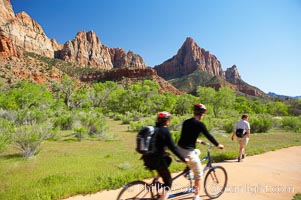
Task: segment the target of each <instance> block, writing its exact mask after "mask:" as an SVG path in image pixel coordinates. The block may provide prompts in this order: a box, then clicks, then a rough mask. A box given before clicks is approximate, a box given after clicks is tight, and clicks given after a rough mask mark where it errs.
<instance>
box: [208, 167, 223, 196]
mask: <svg viewBox="0 0 301 200" xmlns="http://www.w3.org/2000/svg"><path fill="white" fill-rule="evenodd" d="M227 181H228V176H227V172H226V170H225V168H223V167H222V166H216V167H213V168H211V169H210V170H209V171H208V173H207V174H206V176H205V181H204V189H205V193H206V195H207V196H208V197H210V198H211V199H215V198H217V197H219V196H221V195H222V194H223V192H224V191H225V188H226V186H227Z"/></svg>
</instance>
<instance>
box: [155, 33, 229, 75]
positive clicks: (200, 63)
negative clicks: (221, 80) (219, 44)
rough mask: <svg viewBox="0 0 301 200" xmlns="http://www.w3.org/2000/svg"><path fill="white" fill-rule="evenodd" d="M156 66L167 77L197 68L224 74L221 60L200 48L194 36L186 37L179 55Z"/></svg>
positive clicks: (159, 72)
mask: <svg viewBox="0 0 301 200" xmlns="http://www.w3.org/2000/svg"><path fill="white" fill-rule="evenodd" d="M154 68H155V70H156V71H157V72H158V74H159V75H160V76H162V77H164V78H166V79H170V78H174V77H181V76H183V75H187V74H190V73H192V72H193V71H195V70H196V69H200V70H202V71H206V72H208V73H209V74H210V75H212V76H224V72H223V70H222V68H221V64H220V62H219V60H217V58H216V57H215V56H214V55H212V54H210V53H209V52H208V51H206V50H205V49H203V48H200V47H199V46H198V45H197V44H196V43H195V41H194V40H193V39H192V38H186V40H185V42H184V44H183V45H182V47H181V48H180V49H179V50H178V53H177V55H175V56H174V57H172V58H171V59H169V60H167V61H165V62H164V63H162V64H160V65H157V66H155V67H154Z"/></svg>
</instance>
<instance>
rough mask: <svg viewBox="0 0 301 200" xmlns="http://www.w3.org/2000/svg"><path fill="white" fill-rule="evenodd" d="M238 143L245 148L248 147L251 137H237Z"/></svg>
mask: <svg viewBox="0 0 301 200" xmlns="http://www.w3.org/2000/svg"><path fill="white" fill-rule="evenodd" d="M237 141H238V143H239V144H240V145H243V146H247V145H248V143H249V137H248V136H247V135H245V136H244V137H242V138H240V137H237Z"/></svg>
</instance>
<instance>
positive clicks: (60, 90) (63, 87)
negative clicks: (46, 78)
mask: <svg viewBox="0 0 301 200" xmlns="http://www.w3.org/2000/svg"><path fill="white" fill-rule="evenodd" d="M52 90H53V91H54V92H55V94H56V95H57V97H58V98H63V100H64V103H65V105H66V106H67V107H68V108H69V109H72V102H71V96H72V95H73V94H74V93H75V92H76V80H73V79H71V78H69V77H67V76H64V77H63V78H62V80H61V82H60V83H53V85H52Z"/></svg>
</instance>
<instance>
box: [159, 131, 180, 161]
mask: <svg viewBox="0 0 301 200" xmlns="http://www.w3.org/2000/svg"><path fill="white" fill-rule="evenodd" d="M157 128H158V130H157V131H158V132H157V135H156V153H155V154H157V155H164V153H165V149H166V147H168V148H169V149H170V150H171V151H172V152H173V153H174V154H175V155H176V156H177V157H178V158H180V159H181V160H182V161H183V162H185V158H184V157H183V156H182V154H181V153H180V152H179V150H178V148H177V146H176V145H175V143H174V141H173V140H172V138H171V135H170V132H169V130H168V129H167V128H166V127H164V126H159V127H157Z"/></svg>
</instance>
